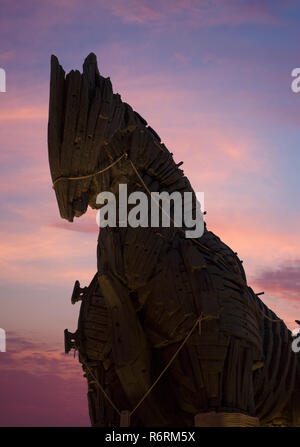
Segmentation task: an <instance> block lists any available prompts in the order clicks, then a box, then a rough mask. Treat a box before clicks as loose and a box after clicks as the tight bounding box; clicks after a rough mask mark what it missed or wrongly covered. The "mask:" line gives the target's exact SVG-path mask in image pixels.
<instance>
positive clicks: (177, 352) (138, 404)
mask: <svg viewBox="0 0 300 447" xmlns="http://www.w3.org/2000/svg"><path fill="white" fill-rule="evenodd" d="M214 318H219V314H218V315H217V316H215V315H205V316H204V315H203V313H201V315H200V317H199V318H197V320H196V321H195V323H194V324H193V326H192V328H191V329H190V331H189V332H188V334H187V335H186V337H185V339H184V340H183V342H182V343H181V345H180V346H179V348H178V349H177V351H176V352H175V353H174V354H173V355H172V357H171V358H170V360H169V362H168V363H167V365H166V366H165V367H164V369H163V370H162V371H161V373H160V374H159V376H158V377H157V379H156V380H155V381H154V382H153V383H152V385H151V386H150V388H148V390H147V391H146V393H145V394H144V395H143V396H142V398H141V399H140V400H139V402H138V403H137V404H136V406H135V407H134V408H133V410H131V411H130V413H129V415H130V417H131V416H132V415H133V413H134V412H135V411H136V410H137V409H138V408H139V407H140V405H141V404H142V403H143V402H144V400H145V399H146V398H147V397H148V396H149V394H150V393H151V391H152V390H153V388H154V387H155V385H156V384H157V383H158V382H159V380H160V379H161V378H162V376H163V375H164V374H165V372H166V371H167V370H168V369H169V367H170V366H171V365H172V363H173V362H174V360H175V359H176V357H177V355H178V354H179V352H180V351H181V349H182V348H183V347H184V345H185V344H186V342H187V341H188V339H189V338H190V336H191V335H192V333H193V332H194V330H195V328H196V327H197V325H198V324H199V330H200V328H201V326H200V324H201V322H202V321H204V320H209V319H214ZM81 360H82V363H83V364H84V366H85V367H86V369H87V370H88V372H89V374H90V375H91V376H92V378H93V379H94V381H95V383H96V385H97V386H98V388H99V389H100V390H101V391H102V393H103V394H104V396H105V397H106V399H107V400H108V402H109V403H110V405H111V406H112V407H113V408H114V410H115V411H116V412H117V413H118V414H119V415H121V411H120V410H119V409H118V408H117V406H116V405H115V404H114V403H113V401H112V400H111V398H110V397H109V396H108V394H107V393H106V391H105V390H104V388H103V387H102V385H101V384H100V382H99V381H98V379H97V378H96V376H95V375H94V374H93V372H92V371H91V369H90V368H89V367H88V365H87V362H86V361H85V360H84V359H83V358H82V359H81Z"/></svg>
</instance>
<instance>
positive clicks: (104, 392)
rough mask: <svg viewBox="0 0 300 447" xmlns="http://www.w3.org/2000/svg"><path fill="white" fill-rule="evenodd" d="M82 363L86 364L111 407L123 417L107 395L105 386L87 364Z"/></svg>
mask: <svg viewBox="0 0 300 447" xmlns="http://www.w3.org/2000/svg"><path fill="white" fill-rule="evenodd" d="M81 360H82V363H83V364H84V366H85V367H86V369H87V371H88V373H89V374H90V375H91V376H92V378H93V379H94V381H95V383H96V385H97V386H98V388H99V389H100V390H101V391H102V393H103V394H104V396H105V397H106V399H107V400H108V402H109V403H110V405H111V406H112V407H113V409H114V410H115V411H116V412H117V413H118V414H119V416H120V415H121V412H120V411H119V409H118V408H117V407H116V405H115V404H114V403H113V401H112V400H111V398H110V397H109V395H108V394H107V393H106V391H105V389H104V388H103V386H102V385H101V383H100V382H99V380H98V379H97V377H96V376H95V375H94V373H93V372H92V371H91V369H90V368H89V367H88V365H87V363H86V362H85V361H84V360H83V359H81Z"/></svg>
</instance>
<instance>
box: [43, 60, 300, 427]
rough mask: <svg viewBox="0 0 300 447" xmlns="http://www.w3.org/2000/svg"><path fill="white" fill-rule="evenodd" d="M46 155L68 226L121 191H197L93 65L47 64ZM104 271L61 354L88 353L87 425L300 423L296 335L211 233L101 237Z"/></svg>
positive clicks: (85, 295)
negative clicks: (106, 194)
mask: <svg viewBox="0 0 300 447" xmlns="http://www.w3.org/2000/svg"><path fill="white" fill-rule="evenodd" d="M48 144H49V163H50V168H51V175H52V180H53V187H54V189H55V193H56V198H57V202H58V206H59V211H60V215H61V217H62V218H64V219H67V220H69V221H72V220H73V218H74V216H76V217H79V216H81V215H82V214H84V213H85V212H86V210H87V207H88V205H90V206H91V207H92V208H98V207H99V205H97V203H96V197H97V194H98V193H99V192H100V191H112V192H114V193H116V194H117V191H118V185H119V184H120V183H126V184H127V185H128V190H129V191H144V192H145V189H146V191H148V192H149V191H168V192H170V193H171V192H172V191H179V192H181V193H182V192H184V191H192V192H193V189H192V187H191V185H190V183H189V181H188V179H187V178H186V177H185V176H184V174H183V171H182V170H181V169H179V165H177V164H176V163H175V162H174V161H173V158H172V154H171V153H170V152H169V151H168V150H167V148H166V147H165V145H164V144H163V143H162V142H161V140H160V138H159V136H158V135H157V134H156V132H155V131H154V130H153V129H152V128H151V127H149V126H147V122H146V121H145V120H144V119H143V118H142V117H141V116H140V115H139V114H138V113H136V112H135V111H133V109H132V108H131V107H130V106H129V105H128V104H126V103H125V102H122V101H121V97H120V96H119V95H118V94H113V91H112V85H111V82H110V79H109V78H104V77H102V76H100V74H99V71H98V68H97V61H96V56H95V55H94V54H90V55H89V56H88V57H87V59H86V60H85V62H84V65H83V73H82V74H81V73H80V72H79V71H71V72H70V73H69V74H68V75H67V76H65V73H64V71H63V69H62V67H61V66H60V65H59V63H58V60H57V58H56V57H55V56H52V59H51V86H50V108H49V127H48ZM97 261H98V271H97V274H96V275H95V277H94V278H93V280H92V282H91V284H90V285H89V286H88V287H87V288H85V289H81V288H80V285H79V283H78V281H77V282H76V283H75V287H74V291H73V296H72V303H75V302H76V301H82V302H81V309H80V315H79V321H78V330H77V331H76V332H75V333H74V334H72V333H70V332H68V331H67V330H66V331H65V343H66V352H68V351H69V350H70V349H71V348H75V349H77V350H78V351H79V360H80V361H81V363H82V366H83V370H84V372H85V376H86V377H87V381H88V402H89V411H90V418H91V423H92V425H95V426H118V425H119V424H120V418H121V425H122V424H126V423H127V424H128V423H129V420H128V419H129V413H131V418H130V424H131V425H133V426H168V425H169V426H192V425H194V423H196V425H241V426H252V425H259V424H260V425H299V422H300V404H299V396H300V394H299V393H300V368H299V360H298V358H297V355H296V354H295V353H294V352H293V351H292V349H291V343H292V335H291V333H290V331H289V330H288V329H287V327H286V326H285V324H284V322H283V321H282V320H280V319H279V318H278V317H277V316H276V315H275V314H274V313H273V312H272V311H271V310H270V309H268V308H267V307H266V306H265V305H264V303H263V302H262V301H261V300H260V299H259V297H258V296H257V295H256V294H255V293H254V292H253V290H252V289H251V288H250V287H249V286H248V285H247V281H246V276H245V273H244V269H243V266H242V263H241V261H240V260H239V258H238V256H237V255H236V253H234V252H233V251H232V250H231V249H230V248H229V247H228V246H226V245H225V244H224V243H223V242H222V241H221V240H220V239H219V238H218V237H217V236H216V235H214V234H213V233H212V232H211V231H208V229H207V228H206V226H205V231H204V234H203V236H202V237H201V238H199V239H197V240H192V239H187V238H185V236H184V234H183V233H182V231H180V229H179V228H174V226H173V227H172V226H171V227H170V228H164V227H162V226H159V227H157V228H151V227H149V228H143V227H140V228H130V227H125V228H124V227H116V228H109V227H106V228H102V229H101V230H100V233H99V239H98V251H97ZM170 361H171V362H170ZM169 363H170V364H169ZM168 364H169V366H168ZM166 366H168V368H167V369H166V370H165V371H164V368H166ZM162 373H163V374H162ZM158 377H159V380H158V381H157V383H155V386H154V387H152V384H153V383H154V382H155V380H156V378H158ZM123 410H125V411H123ZM128 412H129V413H128ZM126 418H127V421H126Z"/></svg>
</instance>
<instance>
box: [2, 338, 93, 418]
mask: <svg viewBox="0 0 300 447" xmlns="http://www.w3.org/2000/svg"><path fill="white" fill-rule="evenodd" d="M0 366H1V367H0V393H1V405H0V421H1V422H0V425H1V426H2V427H5V426H15V427H18V426H50V427H51V426H89V425H90V422H89V418H88V408H87V398H86V392H87V384H86V381H85V379H84V378H83V377H82V371H81V367H80V364H79V363H78V360H77V359H74V358H73V357H72V356H71V355H70V356H66V355H65V354H64V353H63V352H62V351H61V350H58V349H57V348H56V349H53V347H52V346H51V345H50V344H49V345H45V344H44V343H42V344H39V343H37V342H34V341H33V340H30V339H26V338H23V337H20V336H19V335H15V334H10V333H8V334H7V352H6V353H1V357H0Z"/></svg>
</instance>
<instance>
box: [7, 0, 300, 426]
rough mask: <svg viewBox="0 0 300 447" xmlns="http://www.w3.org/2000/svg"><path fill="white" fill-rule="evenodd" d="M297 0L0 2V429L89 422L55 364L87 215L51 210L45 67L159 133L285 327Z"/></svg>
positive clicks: (296, 307)
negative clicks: (107, 97) (102, 86)
mask: <svg viewBox="0 0 300 447" xmlns="http://www.w3.org/2000/svg"><path fill="white" fill-rule="evenodd" d="M299 22H300V2H299V1H297V0H285V1H282V0H281V1H277V0H111V1H108V0H90V1H83V0H42V1H41V0H14V1H11V0H1V1H0V68H3V69H5V71H6V77H7V86H6V88H7V91H6V93H0V148H1V165H0V170H1V184H0V210H1V214H0V216H1V217H0V244H1V251H0V263H1V264H0V267H1V268H0V276H1V279H0V286H1V301H0V328H3V329H5V331H6V334H7V352H6V353H2V352H0V396H1V398H0V425H1V426H7V425H12V426H14V425H24V426H26V425H31V426H32V425H33V426H34V425H50V426H57V425H68V426H70V425H73V426H76V425H77V426H78V425H82V426H85V425H89V418H88V412H87V401H86V391H87V387H86V382H85V379H84V378H83V377H82V371H81V368H80V365H79V363H78V360H77V359H74V358H73V356H72V355H69V356H65V354H64V353H63V349H64V348H63V331H64V329H65V328H68V329H69V330H71V331H73V330H75V329H76V327H77V318H78V313H79V305H78V304H77V305H75V306H72V305H71V302H70V297H71V293H72V289H73V284H74V281H75V280H76V279H78V280H79V281H80V282H81V284H82V285H83V286H84V285H88V283H89V282H90V280H91V279H92V277H93V275H94V274H95V272H96V245H97V235H98V234H97V233H98V231H97V230H98V228H97V225H96V222H95V215H96V212H95V211H93V210H89V211H88V213H87V214H85V215H84V216H83V217H81V218H80V219H77V220H76V221H75V222H74V223H68V222H66V221H63V220H62V219H61V218H60V216H59V213H58V207H57V203H56V199H55V194H54V192H53V190H52V188H51V178H50V172H49V166H48V154H47V120H48V96H49V63H50V56H51V54H55V55H56V56H57V57H58V58H59V61H60V63H61V64H62V65H63V67H64V69H65V70H66V71H69V70H71V69H79V70H81V69H82V63H83V60H84V58H85V57H86V56H87V55H88V54H89V53H90V52H94V53H95V54H96V55H97V58H98V65H99V69H100V72H101V74H102V75H104V76H110V78H111V81H112V84H113V88H114V92H118V93H120V94H121V96H122V99H123V100H124V101H126V102H128V103H129V104H130V105H131V106H132V107H133V108H134V109H135V110H136V111H138V112H139V113H140V114H141V115H142V116H144V117H145V118H146V119H147V121H148V123H149V124H150V125H151V127H153V128H154V129H155V130H156V131H157V133H158V134H159V135H160V136H161V138H162V141H163V142H164V143H165V144H166V146H167V147H168V149H169V150H170V151H171V152H173V154H174V159H175V161H176V162H179V161H181V160H183V161H184V165H183V169H184V172H185V175H186V176H187V177H188V178H189V179H190V181H191V183H192V186H193V187H194V189H195V190H196V191H204V194H205V209H206V211H207V215H206V222H207V226H208V229H210V230H212V231H214V232H215V233H216V234H217V235H218V236H219V237H220V238H221V239H222V240H223V241H224V242H225V243H226V244H228V245H229V246H230V247H231V248H232V249H233V250H234V251H237V252H238V254H239V257H240V258H241V259H242V260H243V261H244V267H245V270H246V273H247V278H248V282H249V284H250V285H251V286H252V287H253V289H254V290H255V291H256V292H260V291H264V292H265V295H263V297H262V298H263V300H264V302H265V303H266V304H267V305H268V306H269V307H271V308H272V309H273V310H274V311H275V312H276V313H277V315H278V316H280V317H281V318H283V319H284V320H285V322H286V324H287V325H288V326H289V328H290V329H293V328H295V327H296V324H295V323H294V320H295V319H300V300H299V298H300V279H299V278H300V233H299V227H300V203H299V189H300V188H299V186H300V180H299V171H300V152H299V149H300V132H299V122H300V93H298V94H296V93H293V92H292V90H291V82H292V79H293V78H292V77H291V72H292V70H293V68H295V67H300V48H299V42H300V26H299Z"/></svg>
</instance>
